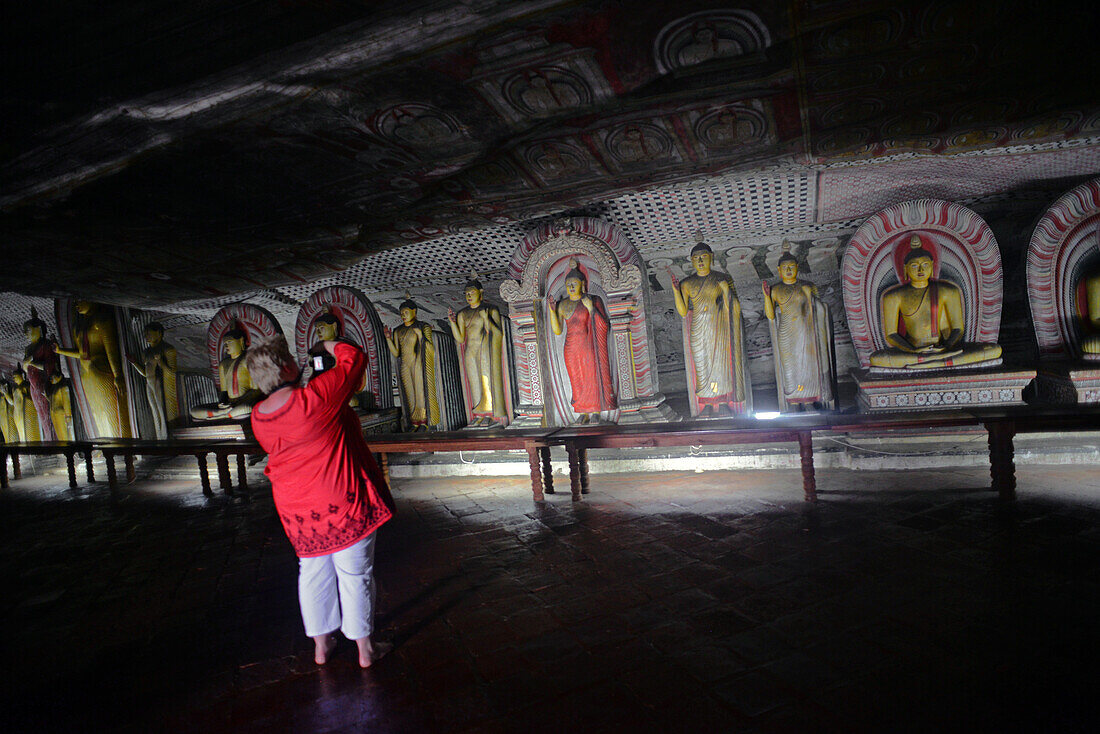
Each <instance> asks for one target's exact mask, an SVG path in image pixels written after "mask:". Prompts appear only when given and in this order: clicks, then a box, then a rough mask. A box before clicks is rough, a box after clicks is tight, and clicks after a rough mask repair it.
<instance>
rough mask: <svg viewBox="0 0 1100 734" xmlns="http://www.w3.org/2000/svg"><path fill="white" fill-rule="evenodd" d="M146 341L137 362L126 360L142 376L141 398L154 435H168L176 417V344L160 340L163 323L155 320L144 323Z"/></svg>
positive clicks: (177, 414) (162, 336)
mask: <svg viewBox="0 0 1100 734" xmlns="http://www.w3.org/2000/svg"><path fill="white" fill-rule="evenodd" d="M145 343H146V344H148V347H146V349H145V351H144V353H143V354H142V361H141V362H138V361H137V360H136V359H134V358H133V357H130V356H129V355H127V358H128V359H129V360H130V364H131V365H133V367H134V369H135V370H137V372H138V374H139V375H141V376H142V377H144V378H145V399H146V400H147V401H148V402H149V410H150V412H151V413H152V414H153V426H154V428H155V430H156V433H157V438H158V439H161V440H163V439H166V438H168V426H169V424H171V423H172V422H173V421H175V420H176V419H177V418H179V403H178V402H177V398H176V365H177V354H176V348H175V347H174V346H172V345H171V344H169V343H168V342H166V341H164V327H163V326H162V325H161V324H159V323H158V322H156V321H151V322H149V323H148V324H146V325H145Z"/></svg>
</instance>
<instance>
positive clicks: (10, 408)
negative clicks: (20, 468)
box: [0, 380, 20, 443]
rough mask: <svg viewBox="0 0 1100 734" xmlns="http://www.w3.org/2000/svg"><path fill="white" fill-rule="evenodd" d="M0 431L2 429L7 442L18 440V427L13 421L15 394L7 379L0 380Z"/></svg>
mask: <svg viewBox="0 0 1100 734" xmlns="http://www.w3.org/2000/svg"><path fill="white" fill-rule="evenodd" d="M0 431H3V433H4V441H5V442H7V443H15V442H17V441H19V440H20V439H19V427H18V426H17V425H16V423H15V396H14V395H13V394H12V386H11V382H9V381H8V380H0Z"/></svg>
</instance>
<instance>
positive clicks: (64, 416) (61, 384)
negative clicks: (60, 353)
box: [48, 371, 76, 441]
mask: <svg viewBox="0 0 1100 734" xmlns="http://www.w3.org/2000/svg"><path fill="white" fill-rule="evenodd" d="M48 395H49V400H50V424H51V425H52V426H53V432H54V434H55V435H56V436H57V440H58V441H75V440H76V431H75V429H74V428H73V401H72V396H71V395H70V393H69V381H68V380H66V379H65V376H64V375H62V374H61V372H60V371H58V372H55V373H54V374H53V377H52V378H51V379H50V386H49V392H48Z"/></svg>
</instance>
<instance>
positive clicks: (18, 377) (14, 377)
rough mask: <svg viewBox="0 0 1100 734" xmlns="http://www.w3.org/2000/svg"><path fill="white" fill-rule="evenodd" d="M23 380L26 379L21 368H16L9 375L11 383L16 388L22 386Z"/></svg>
mask: <svg viewBox="0 0 1100 734" xmlns="http://www.w3.org/2000/svg"><path fill="white" fill-rule="evenodd" d="M25 379H26V378H25V377H24V375H23V368H22V367H16V368H15V371H14V372H12V373H11V381H12V382H13V383H14V384H15V386H16V387H19V386H20V385H22V384H23V381H24V380H25Z"/></svg>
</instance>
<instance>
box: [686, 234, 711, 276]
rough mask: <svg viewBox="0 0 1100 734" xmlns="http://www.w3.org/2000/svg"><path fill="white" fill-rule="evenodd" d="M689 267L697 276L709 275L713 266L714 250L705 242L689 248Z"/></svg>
mask: <svg viewBox="0 0 1100 734" xmlns="http://www.w3.org/2000/svg"><path fill="white" fill-rule="evenodd" d="M690 258H691V265H692V267H694V268H695V272H696V273H697V274H699V275H709V274H710V268H711V266H712V265H713V264H714V250H712V249H710V245H708V244H707V243H706V242H700V243H699V244H697V245H696V246H695V247H693V248H691V255H690Z"/></svg>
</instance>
